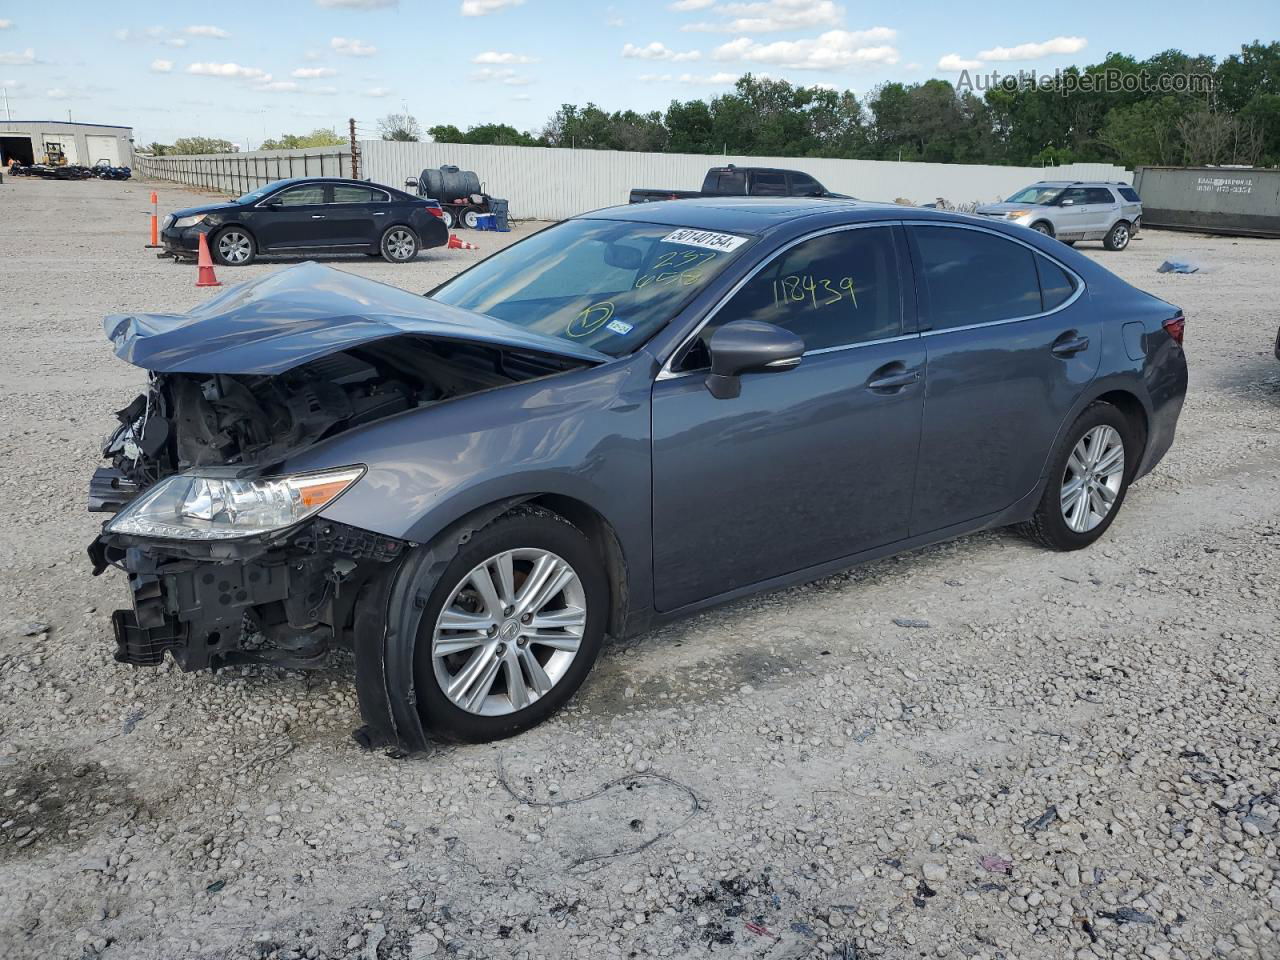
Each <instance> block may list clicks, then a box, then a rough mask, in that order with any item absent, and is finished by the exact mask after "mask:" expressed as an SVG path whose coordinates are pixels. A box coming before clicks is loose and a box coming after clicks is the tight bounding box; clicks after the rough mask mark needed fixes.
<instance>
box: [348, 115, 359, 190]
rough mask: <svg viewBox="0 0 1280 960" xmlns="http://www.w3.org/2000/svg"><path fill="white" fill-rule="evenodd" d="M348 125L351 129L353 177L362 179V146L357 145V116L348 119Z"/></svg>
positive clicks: (353, 178)
mask: <svg viewBox="0 0 1280 960" xmlns="http://www.w3.org/2000/svg"><path fill="white" fill-rule="evenodd" d="M347 126H348V127H349V128H350V130H351V179H352V180H359V179H360V148H359V147H357V146H356V118H355V117H351V118H350V119H349V120H348V121H347Z"/></svg>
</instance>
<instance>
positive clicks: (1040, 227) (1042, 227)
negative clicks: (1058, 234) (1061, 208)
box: [1031, 220, 1053, 237]
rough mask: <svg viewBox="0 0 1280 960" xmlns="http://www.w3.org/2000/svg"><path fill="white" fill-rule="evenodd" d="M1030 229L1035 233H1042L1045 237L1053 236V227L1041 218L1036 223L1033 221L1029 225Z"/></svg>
mask: <svg viewBox="0 0 1280 960" xmlns="http://www.w3.org/2000/svg"><path fill="white" fill-rule="evenodd" d="M1031 229H1032V230H1034V231H1035V232H1036V233H1043V234H1044V235H1045V236H1046V237H1052V236H1053V227H1051V226H1049V224H1048V223H1046V222H1045V221H1043V220H1040V221H1038V222H1037V223H1033V224H1032V225H1031Z"/></svg>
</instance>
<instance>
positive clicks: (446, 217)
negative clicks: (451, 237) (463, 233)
mask: <svg viewBox="0 0 1280 960" xmlns="http://www.w3.org/2000/svg"><path fill="white" fill-rule="evenodd" d="M440 219H441V220H443V221H444V228H445V229H446V230H452V229H453V224H454V219H453V211H452V210H450V209H449V208H448V207H445V206H441V207H440Z"/></svg>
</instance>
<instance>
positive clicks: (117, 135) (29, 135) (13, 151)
mask: <svg viewBox="0 0 1280 960" xmlns="http://www.w3.org/2000/svg"><path fill="white" fill-rule="evenodd" d="M51 150H60V151H62V153H63V154H65V155H66V158H67V163H78V164H82V165H84V166H86V167H91V166H93V165H94V164H95V163H97V162H98V161H99V160H106V161H107V162H108V163H109V164H111V166H113V167H131V166H133V128H132V127H116V126H109V125H106V124H101V123H68V122H66V121H61V120H0V164H2V165H3V167H4V168H6V169H7V168H8V167H9V166H10V165H11V164H12V163H13V162H14V161H15V160H16V161H18V162H19V163H22V164H29V163H43V162H44V158H45V154H46V153H49V152H50V151H51Z"/></svg>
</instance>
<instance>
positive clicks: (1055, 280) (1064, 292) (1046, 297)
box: [1036, 256, 1076, 311]
mask: <svg viewBox="0 0 1280 960" xmlns="http://www.w3.org/2000/svg"><path fill="white" fill-rule="evenodd" d="M1036 269H1037V270H1038V271H1039V273H1040V297H1041V299H1042V301H1043V304H1044V309H1045V310H1046V311H1049V310H1056V309H1057V308H1058V307H1060V306H1062V305H1063V304H1064V303H1066V302H1067V301H1068V300H1070V299H1071V295H1072V294H1073V293H1075V292H1076V281H1075V279H1074V278H1073V277H1072V276H1071V274H1069V273H1067V271H1065V270H1063V269H1062V268H1061V267H1060V266H1058V265H1057V264H1056V263H1054V262H1053V261H1052V260H1049V259H1048V258H1046V257H1041V256H1037V257H1036Z"/></svg>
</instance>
